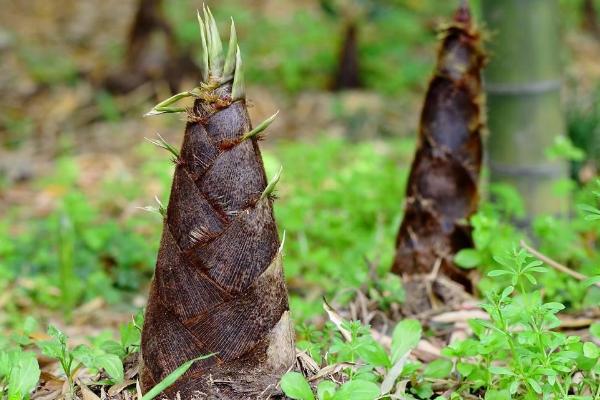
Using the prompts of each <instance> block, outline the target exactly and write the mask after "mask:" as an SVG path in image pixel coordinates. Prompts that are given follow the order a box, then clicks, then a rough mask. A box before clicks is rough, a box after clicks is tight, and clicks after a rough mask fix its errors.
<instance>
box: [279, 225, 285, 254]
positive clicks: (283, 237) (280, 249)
mask: <svg viewBox="0 0 600 400" xmlns="http://www.w3.org/2000/svg"><path fill="white" fill-rule="evenodd" d="M283 245H285V230H284V231H283V235H281V244H280V245H279V249H277V253H278V254H279V253H281V252H282V251H283Z"/></svg>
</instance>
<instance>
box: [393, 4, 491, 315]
mask: <svg viewBox="0 0 600 400" xmlns="http://www.w3.org/2000/svg"><path fill="white" fill-rule="evenodd" d="M484 64H485V56H484V53H483V50H482V47H481V38H480V34H479V32H478V30H477V29H476V27H475V26H474V24H473V22H472V19H471V15H470V11H469V9H468V7H467V5H466V4H463V5H462V6H461V7H460V8H459V9H458V11H457V12H456V14H455V16H454V20H453V22H452V23H451V24H449V25H448V26H447V27H445V28H444V30H443V37H442V44H441V47H440V50H439V53H438V62H437V67H436V70H435V73H434V76H433V79H432V80H431V82H430V84H429V89H428V91H427V95H426V98H425V105H424V107H423V111H422V114H421V123H420V131H419V143H418V148H417V151H416V154H415V159H414V161H413V164H412V167H411V172H410V176H409V180H408V186H407V189H406V198H407V200H406V209H405V215H404V220H403V221H402V225H401V227H400V231H399V233H398V237H397V241H396V249H397V252H396V258H395V260H394V264H393V267H392V271H393V272H395V273H397V274H400V275H403V276H405V277H407V276H408V277H410V276H411V275H412V276H415V275H426V274H430V273H431V272H432V271H433V270H434V266H436V265H437V266H438V268H439V272H440V273H441V274H443V275H445V276H447V277H449V278H450V279H452V280H454V281H457V282H460V283H461V284H462V285H463V286H464V287H465V288H467V289H470V283H469V280H468V279H466V277H465V274H464V272H463V271H462V270H460V269H459V268H457V267H456V266H455V265H454V262H453V258H454V255H455V254H456V253H457V252H458V251H459V250H461V249H463V248H467V247H471V246H472V239H471V229H470V226H469V224H468V221H467V220H468V218H469V217H470V216H471V215H472V214H473V213H474V212H475V211H476V209H477V202H478V181H479V172H480V169H481V161H482V139H481V134H482V131H483V129H484V125H485V124H484V119H483V118H484V113H483V109H484V97H483V94H482V85H481V70H482V68H483V66H484ZM407 291H410V288H409V287H407ZM414 295H415V296H416V297H420V299H416V298H415V296H412V294H411V296H410V297H411V302H414V304H415V307H414V308H415V309H414V311H416V312H418V311H420V310H422V309H423V308H429V307H431V305H432V304H430V303H431V301H429V299H427V298H423V297H424V292H423V291H422V290H415V293H414ZM442 301H443V299H442Z"/></svg>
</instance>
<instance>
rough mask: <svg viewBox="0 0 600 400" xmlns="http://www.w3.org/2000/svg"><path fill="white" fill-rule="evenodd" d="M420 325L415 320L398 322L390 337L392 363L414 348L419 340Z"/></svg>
mask: <svg viewBox="0 0 600 400" xmlns="http://www.w3.org/2000/svg"><path fill="white" fill-rule="evenodd" d="M421 333H422V328H421V323H420V322H419V321H417V320H415V319H405V320H403V321H400V322H399V323H398V325H396V327H395V328H394V333H393V335H392V363H394V364H395V363H396V362H397V361H398V360H399V359H400V357H402V356H403V355H405V354H406V353H408V352H409V351H410V350H412V349H413V348H415V347H416V346H417V344H418V343H419V340H421Z"/></svg>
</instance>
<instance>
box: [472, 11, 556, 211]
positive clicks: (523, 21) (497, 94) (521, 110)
mask: <svg viewBox="0 0 600 400" xmlns="http://www.w3.org/2000/svg"><path fill="white" fill-rule="evenodd" d="M482 11H483V16H484V19H485V21H486V23H487V28H488V29H489V31H490V33H491V40H490V45H489V49H490V56H491V61H490V64H489V67H488V68H487V70H486V74H485V79H486V92H487V99H488V109H489V115H488V118H489V121H488V125H489V129H490V136H489V139H488V148H489V162H490V170H491V180H492V182H507V183H511V184H514V185H515V186H516V187H517V189H518V190H519V192H520V193H521V195H522V196H523V199H524V201H525V206H526V209H527V212H528V215H530V216H535V215H540V214H544V213H552V214H561V213H564V212H565V208H566V202H565V201H564V200H563V199H560V198H559V197H557V196H556V195H555V194H554V191H553V183H554V182H555V181H556V180H557V179H560V178H564V177H566V176H567V166H566V164H563V163H561V162H550V161H549V160H548V159H547V157H546V155H545V149H546V148H548V147H549V146H550V145H552V143H553V142H554V139H555V137H556V136H558V135H562V134H563V133H564V130H565V120H564V115H563V111H562V107H561V99H560V88H561V65H560V34H559V13H560V11H559V5H558V1H557V0H483V2H482Z"/></svg>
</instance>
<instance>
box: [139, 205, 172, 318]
mask: <svg viewBox="0 0 600 400" xmlns="http://www.w3.org/2000/svg"><path fill="white" fill-rule="evenodd" d="M154 200H155V201H156V204H157V205H158V206H157V207H155V206H145V207H138V208H139V209H140V210H144V211H148V212H151V213H156V214H160V215H161V216H162V217H163V218H166V217H167V208H166V207H165V206H164V205H163V203H162V201H160V199H159V198H158V196H154ZM134 325H135V320H134Z"/></svg>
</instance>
